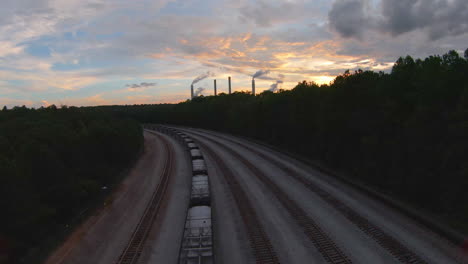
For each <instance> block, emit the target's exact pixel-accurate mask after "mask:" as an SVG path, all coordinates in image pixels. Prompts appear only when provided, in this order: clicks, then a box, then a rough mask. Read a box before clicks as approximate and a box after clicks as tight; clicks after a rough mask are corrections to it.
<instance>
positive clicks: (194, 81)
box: [192, 71, 214, 84]
mask: <svg viewBox="0 0 468 264" xmlns="http://www.w3.org/2000/svg"><path fill="white" fill-rule="evenodd" d="M211 76H214V73H212V72H209V71H207V72H206V73H203V74H202V75H200V76H198V77H197V78H195V79H194V80H193V81H192V84H196V83H197V82H199V81H201V80H203V79H205V78H208V77H211Z"/></svg>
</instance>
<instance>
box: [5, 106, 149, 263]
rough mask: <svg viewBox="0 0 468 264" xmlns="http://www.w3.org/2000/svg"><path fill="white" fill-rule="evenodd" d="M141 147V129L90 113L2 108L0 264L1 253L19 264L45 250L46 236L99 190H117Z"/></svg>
mask: <svg viewBox="0 0 468 264" xmlns="http://www.w3.org/2000/svg"><path fill="white" fill-rule="evenodd" d="M142 144H143V138H142V131H141V128H140V126H139V125H138V123H136V122H135V121H132V120H123V119H115V118H113V117H110V116H109V115H107V114H104V113H101V112H99V111H95V110H94V109H92V108H91V109H85V108H76V107H70V108H68V107H62V108H61V109H57V108H56V107H55V106H50V107H47V108H41V109H37V110H34V109H27V108H26V107H15V108H13V109H12V110H7V109H6V107H4V108H3V110H2V111H0V207H1V208H2V217H0V227H1V229H0V263H2V259H1V258H2V257H1V255H2V254H3V261H4V262H5V261H6V262H7V263H23V262H25V260H24V257H25V256H26V255H31V254H33V255H34V254H36V255H37V253H38V252H39V251H42V250H43V246H44V244H46V243H48V242H50V241H49V240H50V237H51V236H53V235H54V234H56V233H57V232H61V230H63V229H64V227H65V226H67V225H68V224H70V221H72V220H73V219H74V218H76V216H77V215H78V214H79V213H80V212H81V211H82V210H83V209H84V208H85V207H86V206H89V205H90V204H91V203H92V202H95V200H96V198H97V197H99V196H100V195H101V193H102V192H104V191H103V190H102V187H103V186H109V185H112V184H113V183H115V181H116V180H117V176H118V175H120V174H121V173H122V170H123V169H125V168H126V167H128V166H129V165H130V163H131V162H132V161H133V160H134V159H135V158H136V156H137V155H138V153H139V151H140V149H141V147H142ZM5 248H6V249H5ZM2 251H3V252H2ZM5 251H8V252H9V253H8V254H9V255H10V259H9V260H6V259H5ZM35 251H36V252H35ZM31 262H32V263H38V261H37V260H35V261H31Z"/></svg>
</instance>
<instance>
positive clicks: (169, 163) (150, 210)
mask: <svg viewBox="0 0 468 264" xmlns="http://www.w3.org/2000/svg"><path fill="white" fill-rule="evenodd" d="M152 133H153V134H155V135H156V136H157V137H159V139H160V140H161V141H162V142H163V145H164V149H165V150H166V152H167V155H166V159H165V161H164V167H163V173H162V177H161V180H160V182H159V184H158V186H157V187H156V190H155V191H154V193H153V195H152V197H151V200H150V202H149V203H148V205H147V207H146V209H145V211H144V213H143V216H142V217H141V219H140V221H139V222H138V225H137V226H136V228H135V230H134V231H133V234H132V236H131V238H130V240H129V242H128V244H127V246H126V247H125V249H124V250H123V252H122V254H121V255H120V257H119V260H118V261H117V264H134V263H137V261H138V258H139V257H140V255H141V251H142V250H143V245H144V243H145V241H146V239H147V238H148V234H149V232H150V230H151V226H152V224H153V222H154V219H155V218H156V216H157V215H158V213H159V209H160V207H161V203H162V201H163V199H164V197H165V193H166V190H167V187H168V185H169V177H170V175H171V173H172V171H173V168H174V162H173V161H174V151H173V149H172V148H171V147H170V145H169V142H168V141H167V140H166V139H165V138H164V137H161V136H160V135H158V134H156V133H154V132H152Z"/></svg>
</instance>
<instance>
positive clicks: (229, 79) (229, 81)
mask: <svg viewBox="0 0 468 264" xmlns="http://www.w3.org/2000/svg"><path fill="white" fill-rule="evenodd" d="M228 83H229V94H231V76H229V77H228Z"/></svg>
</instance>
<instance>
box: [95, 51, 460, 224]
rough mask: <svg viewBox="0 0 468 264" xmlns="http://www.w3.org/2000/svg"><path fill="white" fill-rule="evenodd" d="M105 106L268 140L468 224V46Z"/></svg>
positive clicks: (145, 118) (144, 117)
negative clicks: (280, 84)
mask: <svg viewBox="0 0 468 264" xmlns="http://www.w3.org/2000/svg"><path fill="white" fill-rule="evenodd" d="M101 109H103V110H106V111H111V112H113V113H114V114H116V115H118V116H125V117H133V118H136V119H137V120H139V121H140V122H148V123H149V122H156V123H171V124H179V125H186V126H192V127H201V128H208V129H214V130H220V131H225V132H229V133H233V134H236V135H243V136H247V137H250V138H254V139H258V140H262V141H264V142H268V143H270V144H272V145H276V146H279V147H282V148H284V149H287V150H290V151H293V152H296V153H299V154H301V155H304V156H306V157H308V158H310V159H313V160H317V161H320V162H321V163H322V164H325V165H326V166H328V167H329V168H333V169H335V170H337V171H341V172H344V175H347V177H351V178H352V179H355V180H358V181H361V182H364V183H367V184H370V185H373V186H374V187H375V188H378V189H379V190H384V191H386V192H387V193H390V194H392V195H393V196H395V197H398V198H400V199H402V200H406V201H407V202H409V203H411V204H413V205H416V206H418V207H420V208H423V209H425V210H427V211H430V212H432V213H433V214H437V215H439V216H441V217H443V218H445V219H446V220H448V221H449V222H450V223H451V224H452V225H453V226H455V227H458V228H463V229H464V230H465V231H466V230H468V226H467V224H466V223H468V153H467V152H468V50H467V51H466V52H465V54H464V57H462V56H460V55H459V54H458V53H457V52H455V51H450V52H448V53H447V54H444V55H443V56H430V57H428V58H425V59H416V60H415V59H413V58H411V57H410V56H407V57H404V58H400V59H398V60H397V61H396V63H395V64H394V66H393V68H392V70H391V72H389V73H384V72H373V71H362V70H358V71H355V72H349V71H346V72H345V73H344V74H342V75H340V76H338V77H336V79H335V80H334V81H333V82H331V83H330V84H329V85H320V86H319V85H317V84H315V83H310V82H306V81H304V82H301V83H298V85H297V86H296V87H295V88H294V89H292V90H282V91H279V92H277V93H272V92H269V91H266V92H263V93H261V94H259V95H257V96H252V95H251V94H249V93H245V92H237V93H234V94H231V95H226V94H220V95H219V96H208V97H203V96H200V97H196V98H194V99H193V100H191V101H186V102H183V103H179V104H175V105H170V104H167V105H141V106H120V107H118V106H114V107H111V106H108V107H101Z"/></svg>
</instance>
